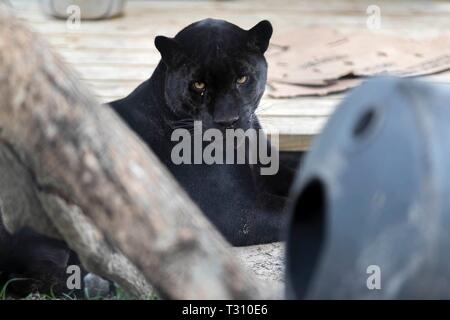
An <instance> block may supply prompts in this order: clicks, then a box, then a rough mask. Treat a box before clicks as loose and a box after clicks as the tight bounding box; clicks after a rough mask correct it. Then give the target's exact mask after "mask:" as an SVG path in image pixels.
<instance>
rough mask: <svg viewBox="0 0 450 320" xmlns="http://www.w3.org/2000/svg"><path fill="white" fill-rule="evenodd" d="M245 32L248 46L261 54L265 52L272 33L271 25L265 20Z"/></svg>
mask: <svg viewBox="0 0 450 320" xmlns="http://www.w3.org/2000/svg"><path fill="white" fill-rule="evenodd" d="M247 32H248V43H249V45H250V46H251V47H253V48H256V49H257V50H258V51H259V52H261V53H264V52H266V50H267V48H268V47H269V41H270V37H271V36H272V32H273V29H272V24H271V23H270V22H269V21H267V20H263V21H261V22H259V23H258V24H257V25H256V26H254V27H253V28H251V29H250V30H248V31H247Z"/></svg>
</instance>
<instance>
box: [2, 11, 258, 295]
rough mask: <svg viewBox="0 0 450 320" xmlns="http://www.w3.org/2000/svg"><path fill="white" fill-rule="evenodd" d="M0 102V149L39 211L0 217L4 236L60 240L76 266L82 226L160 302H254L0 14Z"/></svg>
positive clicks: (180, 202) (152, 177)
mask: <svg viewBox="0 0 450 320" xmlns="http://www.w3.org/2000/svg"><path fill="white" fill-rule="evenodd" d="M0 96H1V97H2V98H1V99H0V144H1V145H2V146H3V147H7V148H8V150H9V152H10V153H11V154H12V155H14V157H16V158H17V164H18V165H19V166H20V167H21V168H22V169H23V170H25V172H27V174H28V178H27V179H29V180H30V182H29V183H31V184H32V185H33V190H36V191H37V195H36V194H35V195H34V196H35V197H36V199H38V200H37V201H39V203H40V204H41V209H42V212H40V213H39V214H36V215H34V214H29V215H27V216H26V217H23V216H21V215H20V211H17V212H16V213H17V214H16V213H15V212H14V210H4V209H2V215H3V216H4V217H5V216H6V218H5V219H4V220H6V221H7V222H8V223H7V224H8V225H9V229H10V230H11V229H17V228H18V227H20V226H24V225H28V226H30V227H33V228H35V229H36V230H38V231H42V232H45V233H46V234H50V235H53V236H55V237H59V236H60V237H62V238H63V239H64V240H65V241H66V242H67V243H68V244H69V245H71V247H72V248H73V249H74V250H76V251H77V253H78V254H79V255H80V256H81V257H84V261H86V260H89V257H92V256H93V255H94V256H95V255H96V254H98V250H97V251H96V250H91V249H92V248H86V246H83V245H82V244H80V238H83V235H82V234H81V233H85V232H89V230H87V229H89V228H88V227H81V228H78V227H74V223H75V222H74V221H75V220H71V219H77V218H76V217H78V220H80V219H79V218H80V217H83V219H82V220H83V221H84V223H88V224H91V225H92V227H93V230H94V233H95V230H98V237H99V238H100V239H103V240H102V241H101V242H102V244H105V245H106V244H108V246H109V247H108V248H109V249H108V250H110V251H109V253H110V254H113V251H117V252H120V253H122V254H123V256H124V257H126V258H127V259H129V261H130V262H131V264H132V265H133V266H136V268H137V270H138V271H139V272H140V273H142V275H143V277H144V278H145V280H146V281H147V282H148V283H151V284H152V285H153V286H154V287H155V288H156V290H157V292H158V293H159V294H160V295H161V296H162V297H166V298H172V299H205V298H208V299H258V298H262V297H263V294H262V289H261V287H260V285H259V283H258V282H257V281H256V280H255V279H254V278H253V276H252V275H251V274H249V273H248V271H247V270H246V269H245V268H244V267H243V266H242V265H241V264H240V262H239V261H238V260H237V259H236V257H235V256H234V255H233V253H232V251H231V249H230V247H229V245H228V244H227V243H226V241H225V240H224V239H223V238H222V237H221V236H220V235H219V234H218V232H217V231H216V230H215V228H214V227H213V226H212V225H211V224H210V223H209V221H208V220H207V219H206V218H205V217H204V216H203V214H202V213H201V212H200V210H199V209H198V208H197V207H196V206H195V204H194V203H193V202H192V201H191V200H190V199H189V197H188V196H187V194H186V193H185V192H184V190H183V189H182V188H181V187H180V186H179V185H178V184H177V183H176V181H175V180H174V179H173V178H172V177H171V175H170V173H169V172H168V170H167V169H166V168H165V167H164V166H163V165H162V164H161V163H160V162H159V160H158V158H157V157H156V156H155V155H154V154H153V153H152V152H151V150H149V149H148V148H147V146H146V145H145V144H144V143H143V142H142V141H141V140H140V139H139V138H138V137H137V136H136V135H135V134H134V133H133V132H132V131H131V130H130V129H129V128H128V127H127V126H126V125H125V124H124V123H123V122H122V121H121V120H120V119H119V118H118V116H117V115H116V114H115V113H114V112H113V111H112V110H111V109H110V108H108V107H101V106H100V105H99V104H98V103H97V102H96V101H95V100H94V99H93V98H92V94H91V93H90V92H89V90H88V89H87V88H85V87H83V86H82V85H81V84H80V83H79V82H78V81H77V77H76V75H74V73H73V72H72V71H71V70H70V69H69V68H68V66H67V65H66V64H65V63H64V62H63V61H62V60H61V59H60V58H59V57H58V56H56V55H55V54H54V53H53V52H52V50H51V49H49V46H48V44H47V43H46V42H45V41H44V40H43V39H41V38H40V37H39V36H38V35H37V34H36V33H33V32H31V31H30V30H29V29H28V28H27V27H25V26H24V25H23V24H22V23H20V22H19V21H18V20H17V19H16V18H15V17H14V16H13V15H12V14H11V13H10V12H8V11H7V9H6V8H5V7H0ZM3 187H5V186H3ZM24 200H25V202H26V201H28V200H29V199H28V197H27V198H26V199H24ZM55 206H56V208H57V209H51V208H55ZM3 207H5V206H4V205H3ZM41 209H39V210H41ZM61 216H63V217H62V218H61ZM42 219H44V220H48V222H45V223H44V220H42ZM8 225H7V227H8ZM52 230H53V231H52ZM54 230H57V232H56V231H54ZM11 231H13V230H11ZM77 244H79V245H77ZM85 244H86V243H85ZM100 251H102V250H100ZM96 252H97V253H96ZM96 258H99V257H98V256H97V257H96ZM100 258H101V257H100ZM93 260H95V259H93ZM97 267H99V269H100V270H96V271H97V273H98V274H99V275H100V276H107V277H108V276H111V274H110V273H111V270H105V268H106V266H105V263H100V264H99V265H98V266H97ZM116 271H117V270H116ZM113 272H115V271H113ZM137 277H138V275H137ZM138 278H139V277H138Z"/></svg>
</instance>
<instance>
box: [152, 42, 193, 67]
mask: <svg viewBox="0 0 450 320" xmlns="http://www.w3.org/2000/svg"><path fill="white" fill-rule="evenodd" d="M155 46H156V49H158V51H159V53H161V59H162V60H163V61H164V62H165V63H166V64H167V66H169V67H172V68H174V67H177V66H179V65H180V64H181V63H182V62H183V60H184V59H185V58H186V56H185V54H184V53H183V49H182V48H181V46H180V45H179V44H178V42H177V41H176V40H175V39H173V38H168V37H164V36H157V37H156V38H155Z"/></svg>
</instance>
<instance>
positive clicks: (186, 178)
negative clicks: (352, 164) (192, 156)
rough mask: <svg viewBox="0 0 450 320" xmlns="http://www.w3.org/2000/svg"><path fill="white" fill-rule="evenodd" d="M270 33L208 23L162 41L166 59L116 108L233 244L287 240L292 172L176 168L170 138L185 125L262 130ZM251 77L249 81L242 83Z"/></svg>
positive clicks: (262, 27) (266, 27) (260, 27)
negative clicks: (198, 86)
mask: <svg viewBox="0 0 450 320" xmlns="http://www.w3.org/2000/svg"><path fill="white" fill-rule="evenodd" d="M271 35H272V26H271V24H270V23H269V22H268V21H262V22H260V23H258V24H257V25H256V26H255V27H253V28H252V29H250V30H248V31H246V30H243V29H241V28H239V27H238V26H236V25H234V24H231V23H228V22H226V21H223V20H213V19H206V20H202V21H199V22H196V23H193V24H191V25H189V26H188V27H186V28H185V29H183V30H182V31H180V32H179V33H178V34H177V35H176V36H175V37H174V38H167V37H163V36H158V37H156V39H155V45H156V48H157V49H158V50H159V51H160V53H161V57H162V59H161V61H160V63H159V64H158V66H157V68H156V70H155V71H154V73H153V75H152V76H151V77H150V79H148V80H147V81H145V82H144V83H142V84H141V85H140V86H139V87H138V88H136V89H135V90H134V91H133V92H132V93H131V94H130V95H129V96H127V97H126V98H124V99H121V100H117V101H114V102H111V103H110V105H111V106H112V107H113V108H114V109H115V110H116V111H117V112H118V114H119V115H120V116H121V117H122V118H123V120H125V122H126V123H127V124H128V125H129V126H130V127H131V128H132V129H133V130H134V131H136V132H137V133H138V135H139V136H140V137H141V138H142V139H143V140H144V141H145V142H146V143H147V144H148V146H150V148H151V149H152V150H153V151H154V152H155V153H156V154H157V155H158V157H159V158H160V159H161V160H162V162H163V163H164V164H165V165H166V166H167V167H168V168H169V169H170V171H171V172H172V174H173V175H174V176H175V177H176V179H177V180H178V181H179V182H180V183H181V185H182V186H183V187H184V188H185V189H186V191H187V192H188V194H189V195H190V196H191V197H192V199H193V200H194V201H195V202H196V203H197V204H198V205H199V207H200V208H201V209H202V210H203V212H204V213H205V214H206V215H207V217H208V218H209V219H210V220H211V221H212V222H213V223H214V224H215V225H216V226H217V227H218V229H219V230H220V231H221V232H222V233H223V234H224V235H225V237H226V238H227V239H228V240H229V241H230V242H231V243H232V244H233V245H250V244H257V243H267V242H273V241H277V240H279V239H280V228H281V226H282V222H283V214H282V212H283V208H284V204H285V196H286V195H287V193H288V188H289V186H290V182H291V180H292V175H293V170H290V169H287V168H285V167H282V168H281V169H280V171H279V173H278V174H277V175H276V176H261V175H260V174H259V171H258V169H259V166H257V165H256V166H250V165H237V164H236V165H225V164H224V165H221V164H213V165H206V164H192V165H190V164H182V165H175V164H173V162H172V160H171V150H172V147H173V146H174V145H175V144H176V142H172V141H171V134H172V132H173V130H174V129H176V128H180V127H183V128H187V129H188V130H192V125H193V121H194V120H201V121H202V123H203V128H204V129H208V128H216V129H219V130H221V131H224V130H225V129H226V128H230V127H231V128H242V129H244V130H247V129H249V128H254V129H258V128H260V125H259V122H258V119H257V117H256V116H255V110H256V108H257V106H258V104H259V101H260V99H261V97H262V95H263V93H264V90H265V86H266V78H267V63H266V60H265V58H264V55H263V54H264V52H265V51H266V49H267V47H268V45H269V40H270V37H271ZM244 75H245V76H246V77H247V78H248V79H247V81H246V83H245V84H243V85H240V84H238V83H237V82H236V81H237V79H238V78H239V77H241V76H244ZM195 82H202V83H204V84H205V85H206V87H205V90H204V91H202V92H201V93H200V92H199V91H196V90H195V88H193V84H194V83H195ZM257 171H258V172H257Z"/></svg>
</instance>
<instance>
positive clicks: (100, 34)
mask: <svg viewBox="0 0 450 320" xmlns="http://www.w3.org/2000/svg"><path fill="white" fill-rule="evenodd" d="M11 2H12V3H13V5H14V7H15V8H17V9H18V14H19V16H20V17H21V18H23V19H24V20H26V21H28V22H29V24H30V25H31V26H32V27H33V28H34V29H35V30H36V31H38V32H40V33H42V34H44V35H45V37H46V38H47V39H48V41H49V42H50V43H51V44H52V45H53V46H54V47H55V48H56V50H57V51H58V52H59V53H60V54H61V55H62V56H63V57H64V58H65V59H66V60H67V61H68V62H69V63H70V64H71V65H72V66H73V67H74V68H75V69H76V70H77V71H78V73H79V74H80V78H81V80H82V81H84V82H85V83H86V84H87V86H88V87H89V88H91V89H92V90H93V91H94V93H95V94H96V95H97V96H98V98H99V100H100V101H101V102H108V101H111V100H114V99H117V98H120V97H123V96H125V95H127V94H128V93H129V92H131V91H132V90H133V89H134V88H135V87H136V86H137V85H138V84H139V83H140V82H142V81H143V80H145V79H147V78H148V77H149V76H150V74H151V73H152V71H153V69H154V68H155V66H156V64H157V62H158V61H159V53H158V52H157V51H156V49H155V48H154V45H153V39H154V37H155V36H156V35H159V34H163V35H168V36H173V35H174V34H175V33H176V32H177V31H179V30H180V29H181V28H183V27H184V26H186V25H188V24H189V23H191V22H194V21H197V20H200V19H203V18H207V17H214V18H221V19H226V20H229V21H230V22H233V23H236V24H238V25H240V26H242V27H244V28H249V27H251V26H253V25H254V24H256V23H257V22H258V21H260V20H262V19H269V20H270V21H271V22H272V24H273V26H274V31H275V32H282V31H283V30H287V29H289V28H292V27H293V26H300V27H311V26H317V27H320V26H322V27H330V28H336V29H339V30H343V31H351V30H356V29H360V28H366V19H367V15H366V8H367V6H368V5H371V4H373V1H350V0H336V1H333V0H327V1H300V0H298V1H294V0H286V1H274V0H262V1H256V0H254V1H250V0H239V1H238V0H236V1H145V2H144V1H142V2H141V1H130V2H128V4H127V7H126V15H125V16H123V17H121V18H116V19H111V20H103V21H92V22H86V21H83V22H82V23H81V28H80V29H78V30H70V29H68V28H66V22H65V21H64V20H56V19H52V18H49V17H47V16H45V15H44V14H43V13H41V11H40V10H39V8H38V4H37V1H36V2H34V1H24V0H22V1H19V0H13V1H11ZM376 2H377V5H378V6H379V7H380V9H381V19H382V20H381V27H382V28H381V30H380V31H379V32H381V33H386V34H397V35H401V36H404V37H412V38H418V39H424V38H430V37H433V36H437V35H441V34H450V1H387V0H385V1H376ZM305 46H307V44H305ZM269 67H270V66H269ZM426 79H427V81H431V82H439V83H448V84H450V72H446V73H441V74H437V75H433V76H428V77H426ZM342 97H343V95H341V94H337V95H330V96H325V97H305V98H295V99H270V98H268V97H264V98H263V100H262V103H261V105H260V108H259V111H258V114H259V117H260V119H261V121H262V123H263V126H264V127H265V128H267V129H268V131H269V133H270V130H276V131H277V132H279V133H280V148H281V149H282V150H304V149H306V148H308V146H309V144H310V143H311V140H312V138H313V137H314V136H315V135H317V134H318V133H320V130H321V128H322V126H323V125H324V123H325V121H326V120H327V118H328V116H329V115H330V114H331V113H332V112H333V110H334V108H335V107H336V106H337V104H338V103H339V101H340V100H341V99H342ZM271 128H272V129H271Z"/></svg>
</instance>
